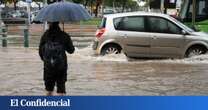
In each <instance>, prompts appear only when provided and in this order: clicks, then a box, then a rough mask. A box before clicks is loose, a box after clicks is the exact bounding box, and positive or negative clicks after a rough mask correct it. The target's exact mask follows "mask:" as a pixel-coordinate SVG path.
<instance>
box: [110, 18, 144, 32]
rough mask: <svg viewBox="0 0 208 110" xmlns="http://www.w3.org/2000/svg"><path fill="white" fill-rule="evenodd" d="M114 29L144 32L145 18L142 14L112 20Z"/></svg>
mask: <svg viewBox="0 0 208 110" xmlns="http://www.w3.org/2000/svg"><path fill="white" fill-rule="evenodd" d="M113 23H114V27H115V29H116V30H121V31H138V32H145V19H144V17H142V16H127V17H121V18H115V19H114V20H113Z"/></svg>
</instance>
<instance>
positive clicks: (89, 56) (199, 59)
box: [70, 46, 208, 64]
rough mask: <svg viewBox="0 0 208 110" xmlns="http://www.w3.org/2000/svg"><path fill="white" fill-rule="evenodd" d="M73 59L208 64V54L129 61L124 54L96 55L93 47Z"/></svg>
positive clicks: (83, 49)
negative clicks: (182, 57)
mask: <svg viewBox="0 0 208 110" xmlns="http://www.w3.org/2000/svg"><path fill="white" fill-rule="evenodd" d="M70 56H72V57H73V58H77V59H79V60H82V61H83V60H84V61H113V62H133V63H144V62H145V63H148V62H161V63H185V64H187V63H192V64H195V63H196V64H197V63H208V54H205V55H199V56H194V57H191V58H184V59H129V58H127V57H126V56H125V55H124V54H123V53H121V54H110V55H105V56H99V55H94V53H93V50H92V49H91V46H89V47H86V48H82V49H78V48H76V52H75V53H74V54H72V55H70Z"/></svg>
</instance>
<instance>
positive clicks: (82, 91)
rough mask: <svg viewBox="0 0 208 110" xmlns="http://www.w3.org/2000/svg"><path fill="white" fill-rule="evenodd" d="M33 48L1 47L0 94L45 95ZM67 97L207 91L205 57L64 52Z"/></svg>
mask: <svg viewBox="0 0 208 110" xmlns="http://www.w3.org/2000/svg"><path fill="white" fill-rule="evenodd" d="M37 52H38V51H37V49H23V48H17V49H14V48H13V49H11V48H10V49H8V48H1V49H0V62H1V63H0V73H1V74H0V84H1V86H0V95H43V94H44V86H43V81H42V62H41V61H40V59H39V57H38V53H37ZM68 62H69V70H68V82H67V87H66V88H67V93H68V94H67V95H208V80H207V79H208V70H207V67H208V66H207V65H208V55H202V56H197V57H193V58H188V59H175V60H171V59H156V60H151V59H148V60H144V59H137V60H133V61H132V59H131V61H129V59H128V58H126V56H125V55H123V54H120V55H109V56H94V55H93V52H92V50H91V48H90V47H88V48H84V49H77V51H76V52H75V54H73V55H68Z"/></svg>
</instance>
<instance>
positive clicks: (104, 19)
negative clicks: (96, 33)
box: [98, 18, 107, 29]
mask: <svg viewBox="0 0 208 110" xmlns="http://www.w3.org/2000/svg"><path fill="white" fill-rule="evenodd" d="M106 20H107V18H103V19H102V21H101V23H100V25H99V26H98V28H99V29H100V28H105V26H106Z"/></svg>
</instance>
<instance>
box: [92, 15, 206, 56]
mask: <svg viewBox="0 0 208 110" xmlns="http://www.w3.org/2000/svg"><path fill="white" fill-rule="evenodd" d="M207 49H208V34H206V33H203V32H195V31H194V30H192V29H190V28H189V27H187V26H185V25H184V24H182V23H181V22H179V21H177V20H176V19H174V18H173V17H171V16H169V15H165V14H159V13H147V12H130V13H120V14H112V15H105V16H104V17H103V19H102V22H101V24H100V26H99V29H98V30H97V32H96V38H95V40H94V44H93V50H94V52H95V53H96V54H99V55H106V54H112V53H115V54H118V53H120V52H121V51H123V52H124V54H125V55H126V56H127V57H162V58H166V57H168V58H183V57H191V56H195V55H200V54H205V53H206V52H207Z"/></svg>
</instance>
